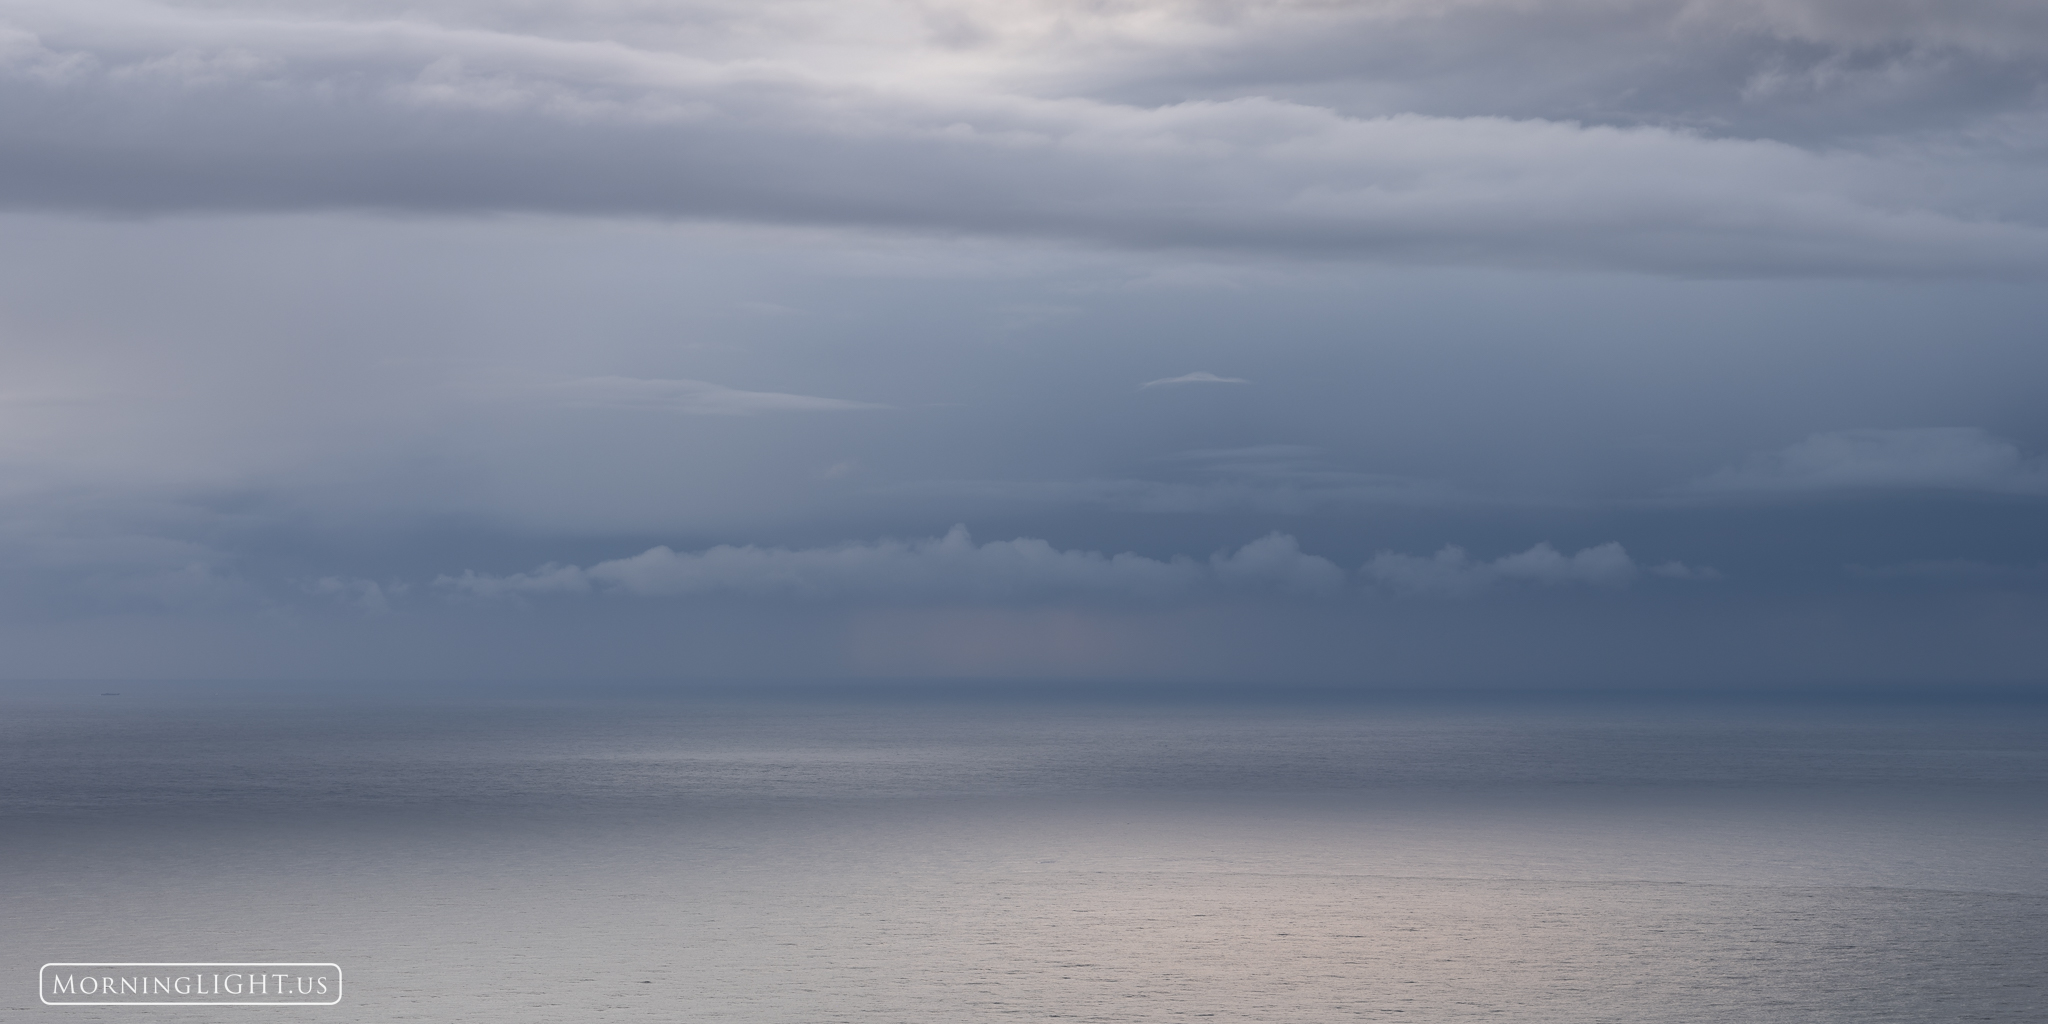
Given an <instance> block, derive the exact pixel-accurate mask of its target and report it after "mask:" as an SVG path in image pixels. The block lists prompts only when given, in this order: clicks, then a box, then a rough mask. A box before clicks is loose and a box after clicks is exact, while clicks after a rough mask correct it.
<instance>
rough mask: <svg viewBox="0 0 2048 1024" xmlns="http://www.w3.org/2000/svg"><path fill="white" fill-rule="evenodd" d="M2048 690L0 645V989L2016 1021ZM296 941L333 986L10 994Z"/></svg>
mask: <svg viewBox="0 0 2048 1024" xmlns="http://www.w3.org/2000/svg"><path fill="white" fill-rule="evenodd" d="M2044 727H2048V700H2044V699H2042V698H2041V697H2040V695H2038V694H2035V695H2028V694H2014V693H2004V694H1999V693H1965V692H1961V691H1957V692H1948V693H1937V692H1923V693H1880V694H1870V693H1864V694H1851V693H1846V692H1832V693H1830V692H1799V693H1756V692H1746V693H1737V694H1713V693H1683V694H1673V693H1635V694H1630V693H1578V692H1513V691H1503V692H1497V693H1474V692H1460V693H1434V694H1432V693H1379V694H1348V695H1347V694H1340V693H1317V692H1292V691H1283V690H1272V689H1255V688H1247V689H1243V690H1235V691H1233V690H1218V689H1206V690H1177V689H1174V688H1170V687H1158V688H1151V689H1142V688H1121V689H1114V688H1088V687H1082V686H1075V685H1062V686H1057V687H1055V686H1034V685H1025V684H1009V685H994V684H959V685H957V686H950V687H945V686H935V685H927V686H918V687H910V686H900V687H883V686H864V687H861V688H858V689H854V688H833V687H825V686H816V687H807V688H804V687H774V688H752V689H749V688H746V687H739V686H731V687H724V688H704V687H698V688H687V687H666V688H665V687H659V686H651V685H650V686H638V687H627V686H609V687H599V686H574V685H568V684H564V685H561V686H554V687H544V686H518V687H513V686H496V687H493V686H483V685H465V686H454V685H443V686H420V687H400V686H393V685H388V684H378V685H368V684H353V685H351V684H340V683H335V684H325V685H311V684H296V685H289V686H287V685H281V684H280V685H255V684H235V685H229V684H196V683H123V684H104V683H93V684H54V683H53V684H26V683H14V684H0V878H4V881H5V884H4V887H0V922H4V923H5V927H4V928H0V978H4V979H5V983H4V984H0V1010H4V1016H5V1017H6V1018H7V1019H8V1020H50V1021H60V1020H61V1021H78V1022H86V1021H136V1020H151V1021H216V1020H222V1019H231V1020H236V1021H258V1020H272V1019H276V1020H301V1019H304V1020H320V1021H326V1022H343V1021H365V1022H369V1021H376V1022H386V1021H423V1022H443V1021H446V1022H457V1021H460V1022H472V1021H473V1022H493V1024H501V1022H543V1021H549V1022H552V1021H620V1022H641V1021H648V1022H652V1021H663V1022H670V1021H732V1022H749V1024H751V1022H836V1021H849V1022H852V1021H859V1022H877V1024H879V1022H933V1024H938V1022H974V1021H1009V1020H1048V1021H1050V1020H1059V1021H1109V1022H1113V1021H1148V1022H1149V1021H1162V1022H1163V1021H1196V1020H1215V1021H1274V1022H1319V1021H1402V1022H1413V1024H1422V1022H1438V1021H1503V1022H1560V1024H1563V1022H1571V1024H1586V1022H1603V1021H1614V1022H1681V1021H1682V1022H1780V1021H1783V1022H1793V1021H1799V1022H1835V1021H1840V1022H1852V1021H1853V1022H1868V1021H1912V1022H1933V1021H1972V1020H1981V1021H2013V1022H2021V1021H2026V1022H2039V1021H2043V1020H2048V988H2044V983H2048V969H2044V965H2048V728H2044ZM88 961H89V962H100V963H105V962H140V961H151V962H257V961H264V962H332V963H334V964H337V965H339V966H340V968H341V970H342V972H343V973H344V975H345V979H346V980H345V992H344V995H343V997H342V999H341V1001H340V1003H339V1004H337V1005H335V1006H331V1007H250V1008H233V1009H226V1008H218V1007H204V1008H196V1007H194V1008H188V1007H85V1006H58V1007H53V1006H45V1005H43V1004H42V1003H41V1001H40V999H39V996H38V968H39V967H40V966H41V965H43V964H45V963H49V962H88Z"/></svg>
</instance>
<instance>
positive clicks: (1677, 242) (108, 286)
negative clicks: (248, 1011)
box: [0, 0, 2048, 686]
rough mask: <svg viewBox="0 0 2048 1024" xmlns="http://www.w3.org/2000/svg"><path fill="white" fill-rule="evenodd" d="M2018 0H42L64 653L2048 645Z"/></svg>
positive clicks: (1059, 670)
mask: <svg viewBox="0 0 2048 1024" xmlns="http://www.w3.org/2000/svg"><path fill="white" fill-rule="evenodd" d="M2044 182H2048V5H2043V4H2041V3H2039V2H2037V0H1958V2H1951V3H1943V4H1927V3H1919V2H1913V0H1692V2H1677V0H1430V2H1424V0H1360V2H1342V0H1301V2H1284V0H1272V2H1235V3H1233V2H1220V0H1219V2H1201V0H1184V2H1173V0H1157V2H1152V0H1071V2H1060V0H1002V2H996V0H988V2H975V0H832V2H825V0H745V2H737V0H735V2H726V0H701V2H692V0H680V2H674V0H663V2H654V0H524V2H511V3H508V2H503V0H490V2H482V0H477V2H468V0H438V2H437V0H428V2H424V3H422V2H412V0H408V2H405V3H399V2H396V0H393V2H388V3H387V2H380V0H367V2H348V0H333V2H310V3H301V4H293V5H289V6H286V5H277V4H256V3H242V2H237V0H214V2H191V3H150V2H98V0H64V2H42V0H8V2H6V3H5V4H4V5H0V645H4V647H5V649H6V651H7V652H8V653H7V657H6V667H5V669H4V672H5V673H6V674H8V675H10V676H14V677H30V678H33V677H89V678H124V677H125V678H134V677H233V678H280V677H281V678H307V679H348V678H372V677H374V678H433V677H460V678H499V677H549V678H584V677H587V678H607V677H633V678H671V677H676V678H733V677H749V678H751V677H760V678H799V679H839V678H858V677H883V678H896V677H943V678H975V677H988V678H1027V677H1046V676H1053V677H1061V678H1103V679H1116V678H1136V679H1156V680H1176V679H1191V680H1238V681H1272V682H1301V683H1315V684H1341V685H1352V684H1356V685H1374V686H1407V685H1443V684H1449V685H1489V686H1490V685H1520V684H1544V685H1565V684H1585V685H1600V686H1625V685H1652V686H1661V685H1684V686H1714V685H1733V686H1775V685H1790V684H1859V685H1886V684H1927V683H1938V684H1961V685H1974V684H1998V683H2014V682H2040V681H2042V680H2043V679H2044V677H2048V628H2044V626H2048V401H2044V391H2048V387H2044V383H2048V287H2044V285H2048V185H2044Z"/></svg>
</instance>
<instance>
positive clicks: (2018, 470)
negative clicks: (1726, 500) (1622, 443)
mask: <svg viewBox="0 0 2048 1024" xmlns="http://www.w3.org/2000/svg"><path fill="white" fill-rule="evenodd" d="M1686 489H1687V490H1689V491H1692V492H1696V493H1705V494H1713V493H1720V494H1811V493H1821V492H1830V491H1858V490H1882V489H1906V490H1953V491H1986V492H1994V493H2007V494H2048V462H2044V461H2043V460H2041V459H2029V458H2026V457H2024V456H2023V455H2022V454H2021V452H2020V448H2019V446H2018V445H2017V444H2014V443H2013V442H2011V441H2009V440H2006V439H2005V438H2002V437H1998V436H1996V435H1994V434H1991V433H1990V432H1988V431H1985V430H1983V429H1980V428H1977V427H1915V428H1907V429H1885V430H1833V431H1827V432H1824V433H1818V434H1813V435H1810V436H1808V437H1807V438H1805V439H1804V440H1801V441H1798V442H1795V443H1793V444H1791V445H1787V446H1786V447H1785V448H1783V449H1781V450H1779V451H1776V452H1771V453H1768V454H1765V455H1760V456H1757V457H1755V458H1752V459H1750V460H1749V461H1747V462H1745V463H1743V464H1742V465H1740V466H1732V467H1729V468H1727V469H1723V470H1720V471H1719V472H1716V473H1714V474H1713V475H1711V476H1707V477H1704V478H1702V479H1700V480H1697V481H1694V482H1692V483H1691V484H1689V485H1687V488H1686Z"/></svg>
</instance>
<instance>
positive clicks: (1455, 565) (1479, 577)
mask: <svg viewBox="0 0 2048 1024" xmlns="http://www.w3.org/2000/svg"><path fill="white" fill-rule="evenodd" d="M1360 571H1361V573H1362V574H1363V575H1364V576H1365V578H1366V579H1368V580H1370V581H1372V582H1374V583H1378V584H1382V585H1385V586H1388V587H1391V588H1394V589H1396V590H1404V591H1412V592H1416V593H1425V594H1439V595H1445V596H1466V595H1471V594H1476V593H1479V592H1480V591H1483V590H1487V589H1489V588H1491V587H1493V586H1494V585H1496V584H1498V583H1502V582H1507V581H1527V582H1535V583H1546V584H1565V583H1581V584H1590V585H1593V586H1597V587H1612V588H1619V587H1626V586H1628V585H1629V584H1630V583H1631V582H1633V581H1634V580H1635V578H1636V572H1637V570H1636V564H1635V561H1634V560H1633V559H1631V558H1629V555H1628V552H1627V551H1625V550H1623V549H1622V546H1621V545H1620V544H1618V543H1614V542H1609V543H1606V544H1600V545H1597V546H1594V547H1590V548H1583V549H1581V550H1579V551H1578V552H1576V553H1574V554H1571V555H1566V554H1564V553H1563V552H1561V551H1559V550H1557V549H1556V548H1554V547H1552V546H1550V545H1549V544H1538V545H1536V546H1535V547H1532V548H1530V549H1529V550H1527V551H1523V552H1519V553H1517V554H1512V555H1503V556H1501V557H1500V558H1496V559H1494V560H1493V561H1490V562H1488V561H1481V560H1479V559H1475V558H1473V557H1472V556H1471V555H1469V554H1467V553H1466V552H1465V549H1464V548H1461V547H1457V546H1455V545H1446V546H1445V547H1444V548H1443V549H1442V550H1440V551H1438V552H1437V553H1436V554H1434V555H1432V556H1430V557H1427V558H1423V557H1420V556H1417V555H1403V554H1398V553H1396V552H1391V551H1384V552H1381V553H1380V554H1377V555H1374V556H1373V559H1372V561H1370V562H1367V563H1366V564H1365V566H1364V568H1363V569H1362V570H1360ZM1660 575H1670V574H1669V573H1660Z"/></svg>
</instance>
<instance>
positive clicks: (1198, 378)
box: [1138, 370, 1251, 388]
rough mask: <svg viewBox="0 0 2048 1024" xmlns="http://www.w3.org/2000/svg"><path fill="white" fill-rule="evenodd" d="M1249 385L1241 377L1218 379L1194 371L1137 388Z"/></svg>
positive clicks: (1205, 373) (1160, 379) (1206, 373)
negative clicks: (1191, 385) (1185, 385)
mask: <svg viewBox="0 0 2048 1024" xmlns="http://www.w3.org/2000/svg"><path fill="white" fill-rule="evenodd" d="M1250 383H1251V381H1248V380H1246V379H1244V378H1243V377H1219V376H1217V375H1215V374H1213V373H1210V372H1208V371H1206V370H1196V371H1195V372H1193V373H1183V374H1181V375H1180V376H1178V377H1161V378H1159V379H1158V380H1148V381H1146V382H1145V383H1143V384H1140V385H1138V386H1139V387H1140V388H1158V387H1168V386H1171V385H1175V384H1250Z"/></svg>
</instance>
